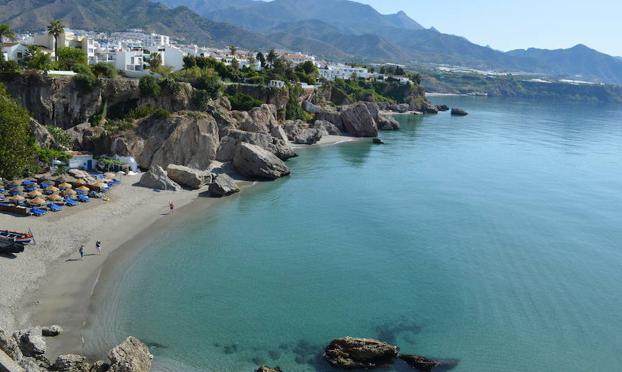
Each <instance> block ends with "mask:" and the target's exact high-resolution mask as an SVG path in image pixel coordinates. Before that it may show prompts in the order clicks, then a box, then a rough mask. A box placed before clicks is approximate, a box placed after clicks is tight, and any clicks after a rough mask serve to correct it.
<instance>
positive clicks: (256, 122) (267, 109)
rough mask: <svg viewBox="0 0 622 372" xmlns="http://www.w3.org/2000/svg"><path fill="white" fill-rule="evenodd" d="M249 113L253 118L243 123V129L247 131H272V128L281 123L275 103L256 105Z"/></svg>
mask: <svg viewBox="0 0 622 372" xmlns="http://www.w3.org/2000/svg"><path fill="white" fill-rule="evenodd" d="M248 115H249V116H250V119H251V120H250V121H245V122H243V123H241V129H242V130H245V131H247V132H257V133H270V128H272V127H274V126H277V125H279V122H278V120H277V110H276V106H274V105H267V104H263V105H261V106H260V107H255V108H254V109H252V110H250V111H249V112H248Z"/></svg>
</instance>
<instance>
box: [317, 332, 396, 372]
mask: <svg viewBox="0 0 622 372" xmlns="http://www.w3.org/2000/svg"><path fill="white" fill-rule="evenodd" d="M399 350H400V349H399V348H398V347H397V346H393V345H390V344H387V343H385V342H382V341H378V340H374V339H369V338H352V337H344V338H338V339H335V340H333V341H332V342H331V343H330V345H328V346H327V347H326V349H325V350H324V357H325V358H326V360H327V361H328V362H329V363H330V364H331V365H333V366H334V367H337V368H344V369H370V368H382V367H387V366H390V365H391V364H393V362H394V361H395V358H397V355H398V353H399Z"/></svg>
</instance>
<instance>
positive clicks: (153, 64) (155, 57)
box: [149, 53, 162, 71]
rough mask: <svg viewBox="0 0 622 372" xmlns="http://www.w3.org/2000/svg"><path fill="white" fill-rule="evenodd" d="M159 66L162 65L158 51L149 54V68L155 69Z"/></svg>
mask: <svg viewBox="0 0 622 372" xmlns="http://www.w3.org/2000/svg"><path fill="white" fill-rule="evenodd" d="M160 66H162V56H161V55H160V53H151V54H150V55H149V69H150V70H151V71H156V70H157V69H158V68H159V67H160Z"/></svg>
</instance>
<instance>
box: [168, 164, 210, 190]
mask: <svg viewBox="0 0 622 372" xmlns="http://www.w3.org/2000/svg"><path fill="white" fill-rule="evenodd" d="M166 174H167V175H168V177H169V178H170V179H171V180H173V181H175V182H177V183H178V184H180V185H183V186H186V187H189V188H191V189H194V190H198V189H200V188H201V187H203V186H205V185H206V184H208V183H210V182H211V181H212V175H211V173H210V172H206V171H200V170H197V169H192V168H189V167H184V166H183V165H175V164H169V166H168V167H167V168H166Z"/></svg>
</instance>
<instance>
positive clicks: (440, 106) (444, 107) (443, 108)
mask: <svg viewBox="0 0 622 372" xmlns="http://www.w3.org/2000/svg"><path fill="white" fill-rule="evenodd" d="M436 109H437V110H438V111H443V112H445V111H449V106H447V105H436Z"/></svg>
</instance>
